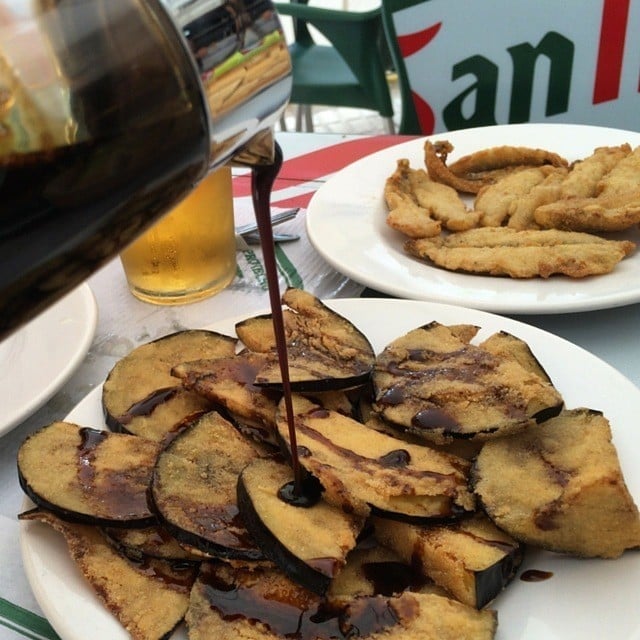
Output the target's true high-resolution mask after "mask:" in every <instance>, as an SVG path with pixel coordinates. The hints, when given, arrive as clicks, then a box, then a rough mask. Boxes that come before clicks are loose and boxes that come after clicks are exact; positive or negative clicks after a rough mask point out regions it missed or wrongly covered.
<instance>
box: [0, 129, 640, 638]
mask: <svg viewBox="0 0 640 640" xmlns="http://www.w3.org/2000/svg"><path fill="white" fill-rule="evenodd" d="M277 138H278V141H279V143H280V144H281V146H282V148H283V151H284V156H285V159H286V163H285V165H284V166H283V170H282V172H281V174H280V177H279V179H278V182H277V183H276V188H275V190H274V196H273V200H272V203H273V204H274V206H276V207H289V206H300V207H302V210H301V212H300V214H299V216H298V219H297V222H296V225H297V227H296V229H297V230H302V232H303V229H304V207H305V206H306V204H307V203H308V201H309V199H310V197H311V195H312V194H313V192H314V191H315V190H316V189H317V188H318V187H319V186H320V185H321V184H322V183H323V182H324V181H326V179H327V178H328V177H329V176H330V175H331V174H332V173H333V172H335V171H337V170H339V169H340V168H341V167H342V166H345V165H347V164H349V163H350V162H352V161H354V160H355V159H357V158H358V157H361V156H363V155H366V154H367V153H370V152H373V151H376V150H377V149H380V148H384V147H385V146H389V145H391V144H394V143H397V142H400V141H402V140H403V138H401V137H398V136H376V137H353V136H350V137H346V136H340V135H332V134H299V133H279V134H278V136H277ZM336 145H338V146H336ZM235 173H236V175H235V178H234V194H235V196H236V202H235V204H236V214H237V216H236V217H237V218H238V217H242V216H244V218H245V219H246V218H247V216H250V215H251V211H252V210H251V204H250V198H249V190H248V176H247V175H246V174H244V173H243V172H242V171H236V172H235ZM299 242H300V243H301V244H300V245H299V246H298V247H297V248H296V251H298V252H301V254H304V255H305V260H306V261H307V262H308V264H307V265H306V268H307V273H306V277H305V282H306V284H305V288H306V289H307V290H309V291H311V293H314V294H315V295H318V296H319V297H358V296H360V295H362V294H363V293H366V295H370V294H371V293H370V292H364V287H362V286H361V285H359V284H358V283H355V282H352V281H349V280H348V279H346V278H345V277H344V276H341V274H337V273H335V272H333V271H332V270H331V268H330V267H329V266H328V265H326V264H324V263H323V261H322V260H321V259H320V258H319V256H317V255H315V252H314V250H313V249H312V248H311V246H310V245H309V244H308V241H306V239H305V238H302V239H301V241H299ZM305 242H307V244H305ZM251 255H253V254H252V253H251V254H250V255H249V257H247V255H244V256H243V260H245V261H246V260H249V262H250V258H251ZM87 282H88V284H89V286H90V288H91V290H92V292H93V295H94V297H95V300H96V304H97V309H98V323H97V328H96V333H95V336H94V339H93V342H92V344H91V347H90V349H89V352H88V354H87V356H86V358H85V359H84V361H83V362H82V364H81V365H80V367H79V368H78V369H77V370H76V372H75V373H74V374H73V375H72V377H71V378H70V379H69V380H68V382H67V383H66V384H65V385H64V386H63V387H62V389H61V390H60V391H59V392H58V393H56V394H55V395H54V397H53V398H51V400H49V402H47V403H46V404H45V405H44V406H43V407H42V408H41V409H39V410H38V411H37V412H35V413H34V414H33V415H31V416H30V417H29V418H28V419H26V420H25V421H24V422H23V423H22V424H20V425H18V426H17V427H16V428H14V429H13V430H11V431H10V432H9V433H7V434H6V435H4V436H3V437H2V438H0V519H1V523H0V524H1V526H0V566H1V567H2V574H1V578H0V639H1V640H4V639H5V638H7V639H9V638H23V637H31V638H36V637H45V638H55V637H56V636H55V633H54V632H53V630H52V629H50V628H48V626H47V624H46V622H45V621H44V620H42V613H41V610H40V608H39V606H38V604H37V602H36V601H35V599H34V597H33V595H32V594H31V590H30V587H29V584H28V582H27V579H26V577H25V575H24V572H23V568H22V561H21V557H20V544H19V525H18V521H17V517H16V516H17V514H18V513H19V512H20V510H21V505H22V502H23V494H22V492H21V490H20V487H19V485H18V480H17V475H16V463H15V461H16V452H17V450H18V447H19V445H20V443H21V442H22V441H23V440H24V438H25V437H26V436H27V435H29V434H30V433H32V432H33V431H35V430H36V429H37V428H39V427H41V426H44V425H46V424H48V423H50V422H52V421H54V420H60V419H63V418H64V417H65V416H66V415H67V413H68V412H69V411H70V410H71V409H72V408H73V407H74V406H75V405H76V404H77V403H78V402H79V401H80V400H81V399H82V398H83V397H84V396H85V395H86V394H87V393H88V392H90V391H91V390H92V389H94V388H96V387H97V386H99V385H100V384H101V383H102V381H103V380H104V378H105V377H106V375H107V374H108V372H109V371H110V369H111V368H112V367H113V365H114V364H115V362H116V361H117V360H118V359H119V358H120V357H122V356H124V355H125V354H126V353H128V352H129V351H130V350H131V349H132V348H133V347H135V346H137V345H139V344H142V343H144V342H147V341H149V340H152V339H154V338H157V337H159V336H162V335H165V334H167V333H170V332H173V331H176V330H178V329H181V328H187V327H189V328H192V327H201V326H206V325H208V324H210V323H211V322H214V321H216V320H220V319H222V318H225V317H235V316H239V315H241V314H249V313H251V312H253V311H260V310H264V309H266V308H267V307H268V297H267V293H266V290H265V288H264V283H263V282H257V281H250V280H248V281H244V282H240V283H234V284H232V285H231V286H230V287H229V288H228V289H227V290H225V291H223V292H222V293H220V294H218V295H217V296H214V297H213V298H209V299H207V300H204V301H201V302H199V303H195V304H191V305H184V306H172V307H160V306H154V305H149V304H146V303H143V302H140V301H138V300H136V299H135V298H133V296H131V295H130V293H129V291H128V289H127V286H126V282H125V279H124V274H123V272H122V268H121V265H120V262H119V260H118V259H115V260H113V261H112V262H110V263H109V264H107V265H106V266H105V267H104V268H103V269H101V270H100V271H99V272H97V273H96V274H95V275H94V276H92V277H91V278H90V279H89V280H88V281H87ZM512 317H515V318H517V319H518V320H521V321H523V322H526V323H528V324H531V325H534V326H536V327H539V328H541V329H544V330H546V331H548V332H551V333H553V334H556V335H558V336H560V337H563V338H565V339H567V340H569V341H571V342H573V343H575V344H577V345H579V346H581V347H583V348H584V349H586V350H588V351H590V352H591V353H593V354H595V355H596V356H598V357H599V358H601V359H602V360H604V361H605V362H607V363H609V364H610V365H612V366H613V367H614V368H616V369H618V370H619V371H620V372H622V373H623V374H624V375H625V376H626V377H628V378H629V379H630V380H631V381H632V382H633V383H634V384H635V385H636V386H640V358H639V357H638V348H637V346H636V344H635V342H636V340H638V339H639V338H640V304H636V305H631V306H626V307H622V308H616V309H610V310H603V311H592V312H586V313H568V314H562V315H534V316H512ZM3 375H10V372H8V371H5V372H4V374H3ZM588 375H589V372H585V376H588Z"/></svg>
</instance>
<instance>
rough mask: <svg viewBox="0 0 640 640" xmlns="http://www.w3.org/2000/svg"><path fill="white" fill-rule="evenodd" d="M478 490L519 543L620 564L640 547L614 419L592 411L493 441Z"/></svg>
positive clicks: (478, 470)
mask: <svg viewBox="0 0 640 640" xmlns="http://www.w3.org/2000/svg"><path fill="white" fill-rule="evenodd" d="M473 475H474V486H475V491H476V493H477V495H478V496H479V498H480V500H481V502H482V506H483V507H484V509H485V511H486V512H487V514H488V515H489V517H490V518H491V519H492V520H493V521H494V522H495V523H496V525H497V526H498V527H500V528H501V529H502V530H503V531H506V532H507V533H509V534H510V535H511V536H513V537H514V538H515V539H517V540H520V541H521V542H524V543H526V544H532V545H536V546H539V547H542V548H544V549H547V550H549V551H557V552H561V553H567V554H572V555H577V556H583V557H603V558H616V557H618V556H620V555H621V554H622V553H623V552H624V551H625V550H626V549H631V548H637V547H640V517H639V515H638V509H637V507H636V505H635V503H634V501H633V498H632V496H631V495H630V493H629V490H628V489H627V486H626V484H625V481H624V477H623V474H622V470H621V468H620V463H619V460H618V454H617V452H616V449H615V446H614V444H613V442H612V440H611V429H610V427H609V422H608V420H607V419H606V418H605V417H604V416H603V415H602V413H600V412H598V411H593V410H589V409H585V408H580V409H574V410H571V411H566V412H564V413H563V414H561V415H559V416H558V417H556V418H553V419H551V420H548V421H547V422H545V423H544V424H542V425H539V426H538V427H537V428H536V429H532V430H530V431H527V432H525V433H522V434H518V435H517V436H514V437H508V438H504V439H500V440H496V441H492V442H487V443H486V444H485V445H484V447H483V448H482V451H481V452H480V454H479V455H478V458H477V460H476V464H475V467H474V474H473Z"/></svg>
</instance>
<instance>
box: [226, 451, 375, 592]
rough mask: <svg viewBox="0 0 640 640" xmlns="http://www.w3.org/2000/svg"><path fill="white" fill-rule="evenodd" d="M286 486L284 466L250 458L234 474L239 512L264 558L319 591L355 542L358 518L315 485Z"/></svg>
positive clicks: (289, 483) (289, 476)
mask: <svg viewBox="0 0 640 640" xmlns="http://www.w3.org/2000/svg"><path fill="white" fill-rule="evenodd" d="M292 491H293V472H292V470H291V468H290V467H289V466H288V465H286V464H282V463H279V462H276V461H274V460H266V459H262V460H255V461H254V462H252V463H251V464H249V465H247V466H246V467H245V468H244V469H243V470H242V472H241V473H240V476H239V477H238V484H237V492H238V507H239V509H240V514H241V516H242V519H243V521H244V522H245V523H246V526H247V529H248V530H249V532H250V533H251V536H252V537H253V539H254V540H255V541H256V542H257V543H258V544H259V546H260V547H261V549H262V551H263V553H264V555H265V557H266V558H268V559H269V560H271V561H272V562H274V563H275V564H276V565H277V566H279V567H280V568H281V570H282V571H284V572H285V573H286V574H287V575H288V576H290V577H291V578H292V579H293V580H295V581H296V582H297V583H298V584H301V585H303V586H304V587H306V588H307V589H309V590H311V591H313V592H315V593H319V594H321V595H323V594H324V593H326V591H327V589H328V588H329V585H330V583H331V580H332V579H333V578H334V577H335V576H336V575H337V574H338V573H339V572H340V571H341V570H342V568H343V567H344V565H345V563H346V557H347V554H348V553H349V551H351V550H352V549H353V548H354V547H355V546H356V541H357V537H358V535H359V534H360V531H361V530H362V527H363V526H364V518H362V517H360V516H357V515H353V514H347V513H346V512H344V511H342V510H341V509H338V508H336V507H334V506H332V505H330V504H329V503H328V502H325V501H324V500H322V499H321V495H320V488H319V487H318V486H317V484H314V485H312V488H311V489H309V488H307V489H306V491H305V494H304V495H303V496H300V497H298V496H293V494H292ZM287 496H289V498H288V497H287ZM303 500H304V504H301V503H299V502H301V501H303Z"/></svg>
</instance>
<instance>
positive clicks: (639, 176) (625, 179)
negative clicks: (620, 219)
mask: <svg viewBox="0 0 640 640" xmlns="http://www.w3.org/2000/svg"><path fill="white" fill-rule="evenodd" d="M638 185H640V146H637V147H636V148H635V149H634V150H633V151H632V152H631V153H629V154H628V155H627V156H625V157H624V158H623V159H622V160H620V162H618V163H617V164H616V165H615V166H614V167H613V168H612V169H611V171H609V173H607V174H605V175H604V176H603V177H602V179H601V180H600V182H598V185H597V187H596V195H598V196H611V195H614V194H623V193H628V192H629V191H631V190H633V189H634V188H637V187H638Z"/></svg>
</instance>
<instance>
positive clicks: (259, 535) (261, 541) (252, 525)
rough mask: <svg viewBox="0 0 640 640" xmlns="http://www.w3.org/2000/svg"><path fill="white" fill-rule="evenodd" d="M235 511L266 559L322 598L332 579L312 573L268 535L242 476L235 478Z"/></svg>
mask: <svg viewBox="0 0 640 640" xmlns="http://www.w3.org/2000/svg"><path fill="white" fill-rule="evenodd" d="M237 493H238V508H239V509H240V514H241V516H242V519H243V521H244V523H245V526H246V527H247V530H248V531H249V534H250V535H251V536H252V537H253V538H254V540H256V543H257V544H258V545H259V546H260V548H261V549H262V550H263V553H264V555H265V557H266V558H267V559H268V560H271V562H273V563H274V564H276V565H277V566H279V567H281V568H282V569H283V570H284V572H285V573H286V574H287V575H288V576H289V577H290V578H291V579H292V580H293V581H294V582H297V583H298V584H301V585H302V586H303V587H305V588H307V589H309V590H310V591H313V592H314V593H316V594H318V595H320V596H324V595H325V594H326V593H327V590H328V589H329V586H330V584H331V578H330V577H328V576H326V575H324V574H322V573H320V572H318V571H316V570H314V569H312V568H311V567H310V566H309V565H308V564H306V563H305V562H303V561H302V560H300V559H299V558H298V557H297V556H295V555H293V554H292V553H291V552H290V551H287V549H286V548H285V547H284V546H283V545H282V543H281V542H280V541H279V540H278V539H277V538H276V537H275V536H274V535H273V533H271V531H270V530H269V529H268V528H267V527H266V526H265V524H264V523H263V522H262V520H261V519H260V516H259V515H258V513H257V512H256V510H255V508H254V506H253V501H252V500H251V497H250V496H249V493H248V491H247V489H246V487H245V486H244V482H243V481H242V474H240V476H239V477H238V485H237Z"/></svg>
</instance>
